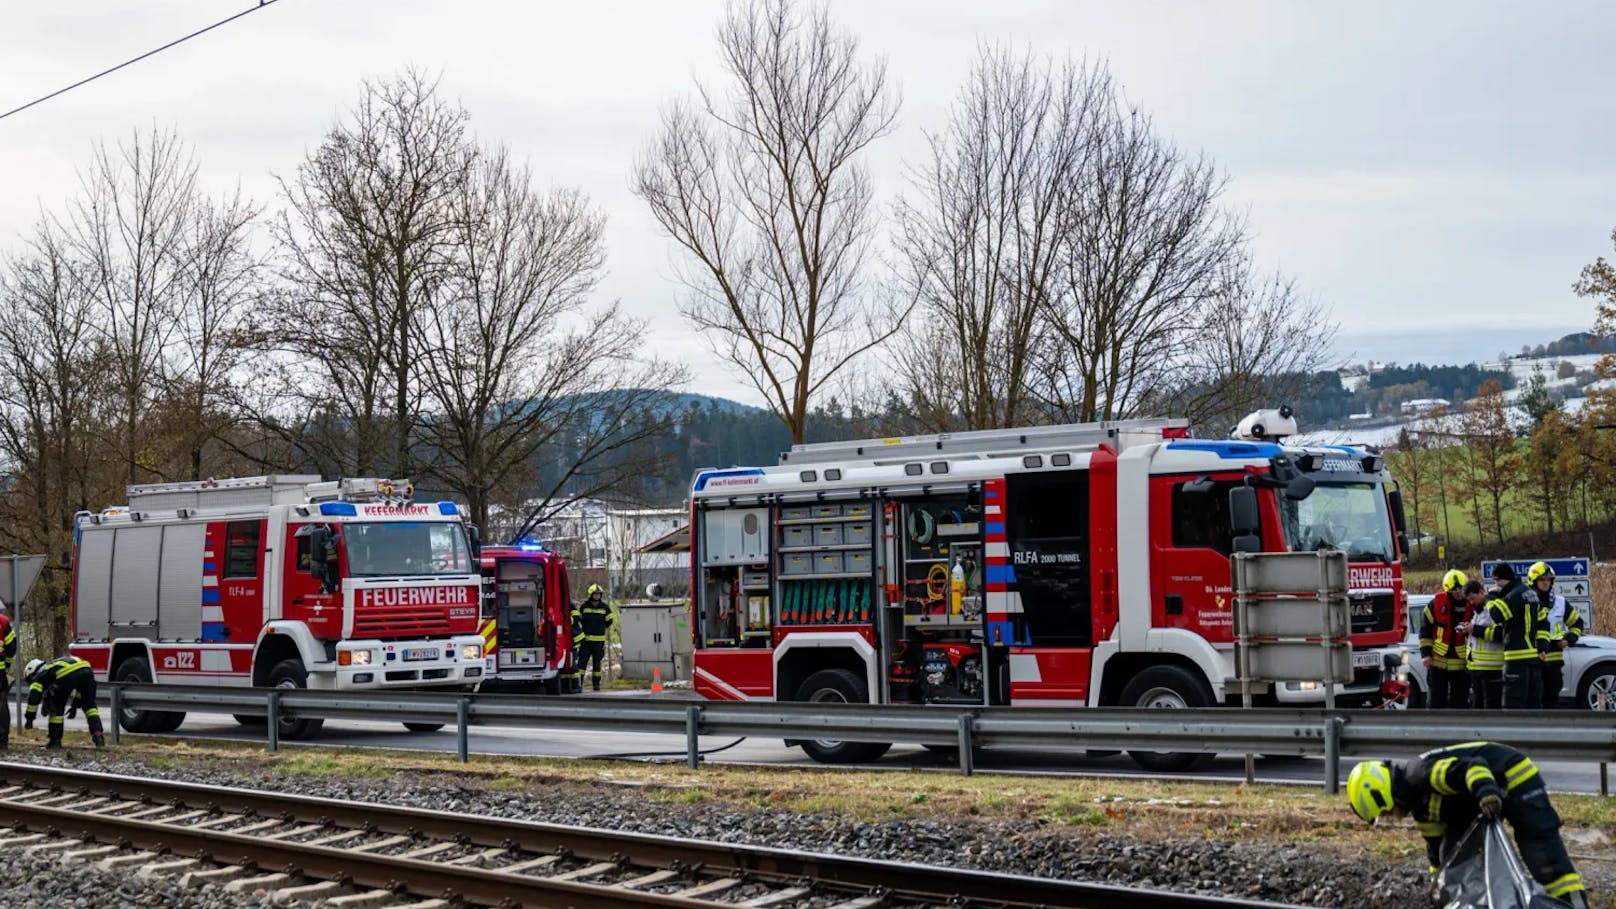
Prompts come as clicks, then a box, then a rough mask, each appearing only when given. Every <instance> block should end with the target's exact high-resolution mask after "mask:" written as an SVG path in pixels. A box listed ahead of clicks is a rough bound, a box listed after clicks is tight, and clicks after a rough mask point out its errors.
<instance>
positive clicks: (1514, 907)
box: [1436, 818, 1571, 909]
mask: <svg viewBox="0 0 1616 909" xmlns="http://www.w3.org/2000/svg"><path fill="white" fill-rule="evenodd" d="M1442 851H1443V855H1442V871H1441V873H1440V874H1438V875H1437V879H1436V882H1437V886H1438V887H1440V888H1441V890H1442V898H1443V899H1444V900H1446V902H1444V903H1443V904H1442V905H1443V907H1444V909H1571V904H1569V903H1567V902H1565V901H1564V900H1560V899H1556V898H1554V897H1552V896H1549V895H1548V893H1547V892H1545V891H1544V889H1543V885H1542V884H1539V883H1538V882H1537V881H1536V880H1533V878H1532V875H1531V873H1530V872H1529V871H1527V870H1526V863H1525V862H1523V861H1521V853H1520V851H1519V850H1517V849H1516V848H1515V841H1514V840H1512V839H1510V837H1509V833H1508V832H1507V831H1506V830H1504V825H1503V823H1502V822H1500V821H1496V820H1491V821H1490V820H1487V819H1486V818H1477V819H1476V821H1475V823H1473V824H1471V825H1470V829H1469V830H1466V831H1465V834H1464V836H1462V837H1460V838H1459V842H1458V844H1457V845H1456V846H1451V847H1449V848H1445V849H1443V850H1442Z"/></svg>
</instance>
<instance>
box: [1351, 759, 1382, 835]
mask: <svg viewBox="0 0 1616 909" xmlns="http://www.w3.org/2000/svg"><path fill="white" fill-rule="evenodd" d="M1347 801H1348V802H1350V803H1351V804H1352V813H1353V814H1356V815H1357V816H1359V817H1361V818H1363V819H1364V820H1366V821H1368V822H1369V823H1371V824H1373V823H1374V822H1375V818H1377V817H1380V815H1381V814H1382V813H1383V812H1385V811H1387V810H1389V809H1390V808H1391V807H1392V768H1391V765H1390V764H1387V763H1386V762H1385V761H1364V762H1362V763H1360V764H1359V765H1358V766H1356V767H1354V768H1352V772H1351V773H1349V774H1347Z"/></svg>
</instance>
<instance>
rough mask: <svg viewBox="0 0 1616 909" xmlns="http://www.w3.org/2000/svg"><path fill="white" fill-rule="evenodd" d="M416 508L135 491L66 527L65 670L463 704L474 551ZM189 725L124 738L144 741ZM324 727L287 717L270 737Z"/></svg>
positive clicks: (280, 483)
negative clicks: (403, 691) (433, 695)
mask: <svg viewBox="0 0 1616 909" xmlns="http://www.w3.org/2000/svg"><path fill="white" fill-rule="evenodd" d="M412 494H413V487H412V486H411V485H410V484H409V483H408V482H407V481H398V480H386V479H342V480H331V481H322V480H321V479H320V478H319V477H318V476H301V475H299V476H263V477H240V478H230V479H221V480H202V481H194V482H181V483H158V484H147V485H137V486H131V487H129V491H128V499H129V500H128V503H127V504H126V505H123V506H119V507H115V508H108V509H105V510H103V511H101V512H98V513H90V512H82V513H80V514H79V515H78V517H77V520H76V525H75V527H74V543H73V586H72V613H71V618H70V621H71V622H72V629H73V635H74V641H73V644H72V645H71V647H70V652H71V653H72V654H73V655H74V656H77V657H82V658H83V659H85V660H87V661H88V662H89V663H90V665H91V666H92V667H94V669H95V672H96V676H97V677H98V678H99V679H100V680H102V681H114V682H125V683H142V682H143V683H156V684H188V685H221V686H223V685H253V686H260V687H263V686H270V687H280V688H320V689H337V690H353V689H374V688H427V689H456V688H458V689H469V688H472V687H475V686H476V685H477V684H478V683H479V682H480V681H481V680H482V677H483V674H484V672H485V668H486V667H485V663H484V660H483V639H482V637H481V636H480V635H479V634H478V633H477V631H478V618H479V613H480V609H481V599H482V597H481V583H482V578H481V574H480V570H479V565H478V561H477V541H476V539H475V536H474V534H470V533H468V529H467V527H466V525H465V523H464V520H463V518H462V516H461V514H460V510H459V508H458V507H457V506H456V505H455V504H454V503H453V502H415V501H412V499H411V496H412ZM184 716H185V715H184V714H183V713H178V712H166V711H164V712H158V711H149V710H126V711H125V712H124V714H123V716H122V717H121V721H122V722H123V724H124V726H125V728H128V729H130V730H133V731H137V732H155V731H167V730H172V729H174V728H177V727H178V726H179V724H180V722H181V721H182V720H183V719H184ZM242 721H243V722H250V721H251V720H250V719H249V718H242ZM320 724H321V721H320V720H318V719H315V718H298V717H294V716H286V717H284V718H283V720H282V725H281V733H282V734H283V735H285V736H287V737H290V738H296V737H306V736H308V735H311V734H312V733H313V732H314V731H315V730H317V729H318V728H319V727H320ZM405 725H406V726H409V727H410V728H411V729H422V730H424V729H435V728H438V726H439V725H441V724H410V723H406V724H405Z"/></svg>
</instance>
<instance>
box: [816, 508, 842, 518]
mask: <svg viewBox="0 0 1616 909" xmlns="http://www.w3.org/2000/svg"><path fill="white" fill-rule="evenodd" d="M841 516H842V506H840V505H815V506H814V517H816V518H839V517H841Z"/></svg>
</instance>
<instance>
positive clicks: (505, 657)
mask: <svg viewBox="0 0 1616 909" xmlns="http://www.w3.org/2000/svg"><path fill="white" fill-rule="evenodd" d="M482 571H483V613H482V636H483V641H484V645H483V650H484V654H485V656H486V659H487V661H488V666H487V669H486V671H485V673H484V675H483V687H484V688H485V689H487V688H489V687H491V683H492V684H494V685H505V684H512V683H514V684H518V685H531V684H535V683H536V684H538V685H539V686H540V688H541V689H542V690H543V691H544V692H545V693H546V694H561V693H562V691H561V675H562V673H563V672H564V671H566V670H567V669H568V668H570V666H571V664H570V662H569V660H570V658H571V653H572V595H571V591H570V590H569V589H568V586H567V564H566V562H565V561H564V560H562V558H561V556H559V555H557V554H556V553H553V552H549V551H547V550H545V549H544V547H542V546H538V545H535V544H532V543H519V544H516V545H511V546H484V547H483V549H482Z"/></svg>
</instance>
